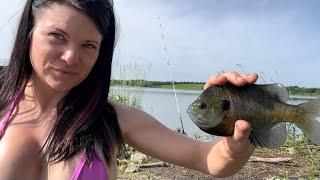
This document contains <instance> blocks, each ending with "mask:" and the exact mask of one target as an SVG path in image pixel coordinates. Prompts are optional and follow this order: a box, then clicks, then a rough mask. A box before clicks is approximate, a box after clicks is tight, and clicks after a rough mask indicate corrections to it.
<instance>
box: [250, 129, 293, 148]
mask: <svg viewBox="0 0 320 180" xmlns="http://www.w3.org/2000/svg"><path fill="white" fill-rule="evenodd" d="M286 139H287V130H286V127H285V126H284V124H282V123H278V124H276V125H274V126H272V127H271V128H268V129H265V130H262V131H259V132H254V131H252V133H251V134H250V140H251V142H252V143H253V144H254V145H255V146H261V147H266V148H271V149H275V148H279V147H281V146H283V145H284V143H285V142H286Z"/></svg>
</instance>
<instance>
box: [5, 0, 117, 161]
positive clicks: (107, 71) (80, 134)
mask: <svg viewBox="0 0 320 180" xmlns="http://www.w3.org/2000/svg"><path fill="white" fill-rule="evenodd" d="M53 3H58V4H63V5H68V6H72V7H74V8H76V9H77V10H79V11H81V12H84V13H85V14H87V15H88V16H89V17H90V18H91V19H92V21H93V22H94V23H95V25H96V26H97V28H98V29H99V31H100V33H101V34H102V36H103V39H102V42H101V46H100V50H99V56H98V59H97V61H96V63H95V65H94V66H93V68H92V70H91V72H90V74H89V75H88V77H87V78H86V79H85V80H84V81H83V82H82V83H80V84H79V85H78V86H76V87H74V88H72V89H71V90H70V92H69V93H68V94H67V95H66V96H65V97H64V98H62V100H61V101H60V102H59V103H58V106H57V121H56V123H55V124H54V126H53V129H52V130H51V132H50V134H49V136H48V138H47V141H46V143H45V145H44V146H43V148H42V151H43V152H42V153H43V154H42V155H43V156H42V158H43V159H45V160H48V161H50V162H58V161H62V160H67V159H69V158H70V157H72V156H73V155H75V154H76V153H78V152H79V151H80V150H83V149H86V153H87V156H88V158H89V159H91V158H92V155H93V153H94V151H95V147H94V145H95V143H97V144H99V145H101V147H102V150H103V154H104V157H105V160H106V162H107V163H108V164H109V163H110V162H111V160H112V158H113V154H114V153H115V151H116V147H117V146H118V147H120V146H121V145H122V143H123V138H122V135H121V130H120V127H119V124H118V121H117V116H116V112H115V110H114V108H113V106H112V105H111V104H110V103H109V102H108V100H107V99H108V93H109V86H110V78H111V64H112V57H113V51H114V46H115V36H116V22H115V17H114V12H113V2H112V1H111V0H27V2H26V5H25V8H24V11H23V14H22V17H21V20H20V23H19V27H18V31H17V35H16V39H15V43H14V47H13V51H12V54H11V59H10V62H9V65H8V66H7V67H5V68H4V69H3V70H2V71H1V74H0V80H1V81H2V82H1V84H2V86H1V88H0V109H1V111H2V113H3V112H4V110H5V109H6V107H7V106H8V104H9V103H10V102H11V101H12V100H13V98H14V97H15V96H16V94H17V92H18V90H19V89H20V88H22V85H23V83H24V82H25V81H26V80H27V79H28V78H29V77H30V75H31V73H32V65H31V63H30V57H29V49H30V39H31V33H32V29H33V27H34V25H35V23H36V22H35V21H36V20H35V18H36V15H37V13H38V12H39V11H40V10H41V9H44V8H49V7H50V5H51V4H53Z"/></svg>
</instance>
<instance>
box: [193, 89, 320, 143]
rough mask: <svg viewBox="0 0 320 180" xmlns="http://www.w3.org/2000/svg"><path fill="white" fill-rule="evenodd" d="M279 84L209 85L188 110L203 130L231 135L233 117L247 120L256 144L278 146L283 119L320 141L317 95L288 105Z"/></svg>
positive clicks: (283, 131)
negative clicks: (305, 100)
mask: <svg viewBox="0 0 320 180" xmlns="http://www.w3.org/2000/svg"><path fill="white" fill-rule="evenodd" d="M288 100H289V95H288V91H287V89H286V88H285V87H284V86H283V85H281V84H266V85H256V84H254V85H246V86H243V87H236V86H234V85H231V84H226V85H222V86H212V87H209V88H207V89H206V90H204V91H203V92H202V94H201V95H200V96H199V97H198V98H197V99H196V100H195V101H194V102H193V103H192V104H191V105H190V106H189V108H188V109H187V114H188V115H189V117H190V118H191V120H192V121H193V122H194V123H195V124H196V125H197V126H198V127H199V128H200V129H201V130H203V131H205V132H207V133H209V134H212V135H217V136H231V135H233V132H234V125H235V122H236V120H239V119H243V120H246V121H247V122H249V123H250V126H251V129H252V131H251V134H250V140H251V142H252V143H253V144H255V145H256V146H261V147H267V148H278V147H280V146H282V145H283V144H284V143H285V141H286V138H287V131H286V128H285V125H284V123H283V122H292V123H294V124H295V125H296V126H297V127H299V128H300V129H301V130H302V132H303V133H304V134H305V136H306V137H308V138H309V139H310V140H311V141H312V142H313V143H315V144H318V145H320V122H319V121H317V120H316V119H317V117H320V98H317V99H313V100H310V101H308V102H306V103H302V104H299V105H290V104H287V103H286V102H287V101H288Z"/></svg>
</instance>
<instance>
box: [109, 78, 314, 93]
mask: <svg viewBox="0 0 320 180" xmlns="http://www.w3.org/2000/svg"><path fill="white" fill-rule="evenodd" d="M204 84H205V83H204V82H175V88H176V89H181V90H200V91H201V90H203V86H204ZM111 85H113V86H127V87H134V86H137V87H146V88H158V89H172V88H173V86H172V82H161V81H146V80H112V81H111ZM287 89H288V91H289V94H290V95H298V96H320V88H304V87H298V86H289V87H287Z"/></svg>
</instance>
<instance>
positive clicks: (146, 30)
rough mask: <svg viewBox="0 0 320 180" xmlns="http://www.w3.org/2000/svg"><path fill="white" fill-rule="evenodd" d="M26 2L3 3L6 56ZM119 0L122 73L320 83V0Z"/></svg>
mask: <svg viewBox="0 0 320 180" xmlns="http://www.w3.org/2000/svg"><path fill="white" fill-rule="evenodd" d="M24 2H25V0H10V1H5V2H4V5H2V6H1V7H0V59H7V58H8V57H9V56H10V51H11V48H12V43H13V39H14V35H15V31H16V26H17V23H18V19H19V16H20V13H21V11H22V7H23V4H24ZM114 2H115V12H116V16H117V22H118V41H117V47H116V51H115V54H114V62H113V63H114V69H113V74H114V75H113V76H114V78H124V77H125V78H128V79H136V78H145V79H147V80H157V81H169V80H171V76H170V73H169V72H170V71H172V75H173V79H174V80H175V81H198V82H199V81H200V82H204V81H206V80H207V79H208V78H209V77H210V76H211V75H214V74H218V73H221V72H227V71H239V72H244V73H247V72H256V73H258V74H259V77H260V78H259V81H258V83H282V84H284V85H286V86H294V85H297V86H300V87H318V88H319V87H320V76H319V75H320V71H319V68H320V50H319V42H320V23H319V19H320V1H317V0H309V1H300V0H281V1H278V0H198V1H196V0H183V1H182V0H152V1H151V0H134V1H133V0H114ZM168 62H169V63H168ZM168 64H169V65H168Z"/></svg>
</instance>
